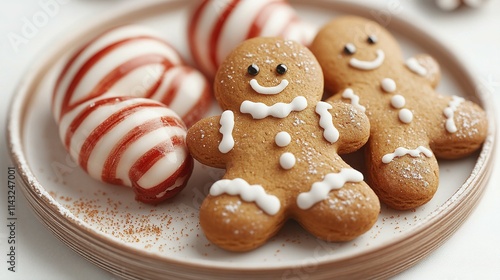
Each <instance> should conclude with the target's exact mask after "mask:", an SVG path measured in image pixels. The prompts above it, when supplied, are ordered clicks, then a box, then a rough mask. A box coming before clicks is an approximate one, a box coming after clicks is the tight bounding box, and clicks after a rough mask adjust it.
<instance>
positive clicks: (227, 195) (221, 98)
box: [187, 38, 380, 251]
mask: <svg viewBox="0 0 500 280" xmlns="http://www.w3.org/2000/svg"><path fill="white" fill-rule="evenodd" d="M214 83H215V86H214V88H215V96H216V99H217V101H218V102H219V104H220V106H221V107H222V109H223V110H224V112H223V113H222V115H221V116H215V117H211V118H206V119H203V120H201V121H200V122H198V123H196V124H195V125H194V126H193V127H192V128H190V129H189V131H188V136H187V143H188V148H189V150H190V152H191V153H192V155H193V156H194V158H195V159H197V160H198V161H200V162H201V163H204V164H207V165H210V166H214V167H220V168H226V173H225V175H224V178H222V179H221V180H219V181H217V182H215V183H214V184H213V186H212V187H211V189H210V194H209V195H208V197H207V198H206V199H205V201H204V202H203V204H202V206H201V209H200V224H201V226H202V228H203V230H204V232H205V234H206V236H207V238H208V239H209V240H211V241H212V242H214V243H215V244H217V245H219V246H220V247H222V248H225V249H228V250H233V251H246V250H250V249H253V248H256V247H258V246H260V245H262V244H264V243H265V242H266V241H267V240H268V239H269V238H270V237H272V236H273V235H274V234H275V233H276V232H277V231H278V230H279V229H280V228H281V226H282V225H283V224H284V223H285V221H286V220H287V219H289V218H293V219H295V220H297V221H298V222H299V223H300V224H301V225H302V226H303V227H304V228H305V229H306V230H308V231H309V232H311V233H313V234H314V235H316V236H317V237H319V238H322V239H324V240H329V241H344V240H351V239H353V238H355V237H357V236H359V235H360V234H362V233H364V232H366V231H367V230H368V229H369V228H370V227H371V226H372V225H373V224H374V223H375V221H376V219H377V216H378V212H379V208H380V205H379V202H378V199H377V197H376V196H375V194H374V193H373V192H372V190H371V189H370V188H369V187H368V186H367V185H366V184H365V183H364V182H363V175H362V174H361V173H359V172H358V171H356V170H354V169H352V168H351V167H349V166H348V165H347V164H346V163H345V162H344V161H343V160H342V159H341V158H340V156H339V155H338V153H348V152H353V151H355V150H357V149H359V148H360V147H361V146H362V145H364V143H365V142H366V141H367V137H368V133H369V124H368V119H367V118H366V116H365V115H364V114H363V113H362V112H361V111H360V110H358V109H356V108H355V107H354V106H352V105H349V104H345V103H342V102H337V103H329V102H322V101H320V100H321V96H322V93H323V76H322V72H321V67H320V66H319V64H318V62H317V61H316V59H315V58H314V56H313V55H312V53H311V52H310V51H309V50H308V49H307V48H306V47H304V46H302V45H300V44H298V43H294V42H292V41H284V40H281V39H276V38H255V39H250V40H247V41H245V42H243V43H242V44H241V45H240V46H239V47H237V48H236V49H235V50H234V51H233V52H232V53H231V54H230V55H229V56H228V57H227V58H226V60H225V61H224V62H223V63H222V65H221V67H220V68H219V70H218V72H217V75H216V79H215V82H214Z"/></svg>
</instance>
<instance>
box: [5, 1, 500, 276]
mask: <svg viewBox="0 0 500 280" xmlns="http://www.w3.org/2000/svg"><path fill="white" fill-rule="evenodd" d="M129 1H130V0H129ZM124 2H125V4H126V2H127V1H126V0H122V1H117V0H108V1H90V0H87V1H83V0H16V1H14V0H5V1H4V0H2V1H1V2H0V91H1V93H0V95H1V96H3V97H2V99H1V101H0V112H1V114H0V117H1V125H2V131H4V132H5V125H6V121H7V112H8V107H9V100H10V99H11V98H12V97H13V93H14V89H15V87H16V85H17V83H18V82H19V81H20V80H21V79H22V76H23V73H24V72H25V71H26V70H27V69H29V65H30V62H32V61H34V60H36V59H37V55H40V51H41V50H43V49H44V48H47V47H50V44H52V43H53V40H54V38H56V37H57V35H58V34H59V33H60V32H62V31H66V28H68V26H71V24H74V23H75V22H78V21H80V22H82V21H83V20H86V19H87V20H91V19H92V16H93V15H94V14H97V13H110V12H112V8H113V7H114V6H116V5H123V4H124ZM356 2H361V3H366V4H367V5H371V6H373V7H376V8H378V9H382V11H384V12H385V14H386V15H390V14H391V13H392V14H397V15H398V16H401V17H404V18H406V19H408V20H410V21H412V22H413V23H415V24H417V25H419V26H421V27H422V29H424V30H425V31H427V32H428V33H429V34H431V35H433V36H434V37H436V38H440V39H441V41H442V42H443V43H444V44H445V45H447V46H448V47H449V49H450V50H452V51H453V52H455V53H456V54H458V55H459V56H460V57H461V58H462V60H463V61H464V62H465V63H466V64H467V65H470V67H471V69H473V70H474V72H475V73H477V77H478V78H479V79H480V81H481V82H482V84H483V86H485V87H487V88H489V89H490V90H492V91H493V95H492V97H493V99H494V100H492V101H494V102H495V105H496V107H497V108H500V106H499V105H500V96H498V95H499V94H500V17H499V15H498V13H499V11H500V1H499V0H490V1H488V3H487V4H485V5H484V6H483V7H481V8H479V9H461V10H459V11H456V12H452V13H445V12H442V11H439V10H438V9H437V8H436V7H435V6H434V5H433V1H431V0H425V1H416V0H387V1H386V0H377V1H373V0H371V1H370V0H363V1H362V0H358V1H356ZM49 6H50V7H49ZM47 7H49V9H48V10H47ZM40 11H45V13H46V15H48V20H46V22H42V23H43V24H41V25H40V26H39V27H36V26H35V27H36V30H31V31H32V32H31V33H30V34H29V38H27V37H24V39H22V40H19V41H15V42H14V43H13V42H12V39H13V38H14V37H15V35H13V34H17V35H20V34H22V33H21V32H22V28H23V26H24V25H25V24H26V21H32V20H33V19H32V18H33V16H36V15H37V13H40ZM49 11H50V12H49ZM17 39H19V38H17ZM497 115H498V114H497ZM497 126H499V125H498V118H497ZM4 135H5V133H2V136H4ZM1 143H2V145H1V146H0V159H1V168H0V173H1V178H2V180H1V188H0V189H1V191H0V192H1V194H0V219H1V221H4V222H3V223H5V225H3V224H2V225H0V255H1V256H2V257H0V279H53V280H56V279H117V277H115V276H114V275H112V274H110V273H108V272H106V271H104V270H102V269H100V268H98V267H96V266H94V265H93V264H91V263H90V262H88V261H86V260H85V259H84V258H83V257H81V256H80V255H78V254H77V253H75V252H73V251H72V250H71V249H70V248H68V247H66V246H65V245H64V244H63V243H62V242H60V241H59V240H58V239H57V238H56V237H55V236H53V235H52V234H51V233H50V232H49V230H48V229H46V228H45V227H44V226H43V225H42V224H41V223H40V222H39V221H38V219H37V218H36V217H35V215H34V213H33V212H32V210H31V209H30V208H29V206H28V204H27V201H26V200H25V198H24V197H23V196H22V194H21V193H20V191H18V192H17V200H16V211H17V218H18V220H17V228H16V248H17V251H16V261H17V263H16V272H10V271H8V269H7V268H8V264H7V260H8V256H7V253H8V249H9V244H8V243H7V241H8V236H9V232H8V228H7V222H6V221H7V218H6V217H7V214H6V210H7V199H6V194H7V171H8V166H12V164H11V162H10V158H9V155H8V151H7V147H6V144H5V143H6V140H5V136H4V137H2V142H1ZM499 154H500V153H497V155H495V157H496V162H498V160H499ZM496 166H497V168H498V165H496ZM499 184H500V172H494V174H493V175H492V177H491V179H490V182H489V184H488V187H487V189H486V192H485V193H484V196H483V198H482V200H481V201H480V203H479V205H478V207H477V208H476V209H475V211H474V212H473V213H472V214H471V215H470V217H469V218H468V219H467V221H466V222H465V223H464V224H463V225H462V226H461V227H460V228H459V229H458V231H457V232H456V233H455V234H454V235H453V236H452V237H451V238H450V239H449V240H448V241H447V242H446V243H445V244H444V245H442V246H441V247H440V248H438V249H437V250H436V251H434V252H433V253H432V254H431V255H430V256H428V257H427V258H425V259H424V260H422V261H421V262H419V263H418V264H416V265H415V266H414V267H412V268H410V269H408V270H406V271H404V272H403V273H401V274H399V275H397V276H395V277H394V279H500V217H499V216H500V185H499Z"/></svg>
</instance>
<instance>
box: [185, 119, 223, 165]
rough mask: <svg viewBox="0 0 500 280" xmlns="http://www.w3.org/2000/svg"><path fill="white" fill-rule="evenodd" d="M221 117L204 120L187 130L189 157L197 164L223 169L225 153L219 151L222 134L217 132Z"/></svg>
mask: <svg viewBox="0 0 500 280" xmlns="http://www.w3.org/2000/svg"><path fill="white" fill-rule="evenodd" d="M220 120H221V116H213V117H209V118H205V119H202V120H200V121H199V122H197V123H195V124H194V125H193V126H192V127H191V128H189V130H188V133H187V136H186V142H187V146H188V148H189V152H190V153H191V155H192V156H193V157H194V158H195V159H196V160H198V161H199V162H201V163H203V164H205V165H209V166H212V167H217V168H224V167H225V162H226V153H223V152H221V151H220V149H219V146H220V143H221V141H222V137H223V136H222V134H221V132H220V131H219V130H220V128H221V125H220Z"/></svg>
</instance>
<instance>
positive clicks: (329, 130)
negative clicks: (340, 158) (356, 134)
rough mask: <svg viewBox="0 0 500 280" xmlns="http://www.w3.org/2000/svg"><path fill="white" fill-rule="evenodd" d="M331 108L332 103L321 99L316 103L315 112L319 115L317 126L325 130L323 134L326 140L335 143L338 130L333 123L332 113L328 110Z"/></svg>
mask: <svg viewBox="0 0 500 280" xmlns="http://www.w3.org/2000/svg"><path fill="white" fill-rule="evenodd" d="M332 108H333V107H332V105H330V104H329V103H326V102H323V101H320V102H318V104H316V113H317V114H318V115H319V126H321V128H323V129H324V130H325V131H324V132H323V136H324V137H325V139H326V140H327V141H328V142H330V143H335V142H337V140H339V131H338V130H337V128H336V127H335V126H334V125H333V119H332V114H330V112H328V110H329V109H332Z"/></svg>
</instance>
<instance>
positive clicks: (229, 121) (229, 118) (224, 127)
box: [219, 110, 234, 154]
mask: <svg viewBox="0 0 500 280" xmlns="http://www.w3.org/2000/svg"><path fill="white" fill-rule="evenodd" d="M219 123H220V129H219V132H220V133H221V134H222V140H221V141H220V144H219V151H220V152H221V153H223V154H226V153H228V152H229V151H231V150H232V149H233V147H234V138H233V128H234V113H233V111H231V110H226V111H224V112H222V115H221V116H220V121H219Z"/></svg>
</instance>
